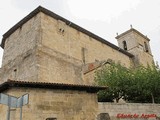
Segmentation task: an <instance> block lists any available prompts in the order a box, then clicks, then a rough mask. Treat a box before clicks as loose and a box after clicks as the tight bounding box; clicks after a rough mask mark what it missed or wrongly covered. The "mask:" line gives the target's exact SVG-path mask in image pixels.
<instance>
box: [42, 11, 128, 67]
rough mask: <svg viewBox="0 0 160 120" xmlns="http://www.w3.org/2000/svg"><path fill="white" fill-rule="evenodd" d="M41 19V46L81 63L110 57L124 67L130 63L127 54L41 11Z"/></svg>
mask: <svg viewBox="0 0 160 120" xmlns="http://www.w3.org/2000/svg"><path fill="white" fill-rule="evenodd" d="M41 20H42V41H41V42H42V45H43V46H45V47H48V48H50V49H54V50H55V51H58V52H60V53H62V54H65V55H67V56H68V57H73V58H75V59H78V60H80V61H81V62H82V63H83V62H85V63H91V62H94V61H95V60H99V61H101V60H107V59H112V60H114V61H116V62H121V63H122V65H124V66H126V67H129V66H130V65H131V60H130V58H129V57H128V56H127V55H125V54H123V53H121V52H119V51H118V50H115V49H113V48H112V47H110V46H108V45H106V44H104V43H102V42H99V41H97V40H95V39H94V38H92V37H90V36H88V35H86V34H84V33H82V32H80V31H78V30H76V29H74V28H72V27H70V25H67V24H66V23H64V22H62V21H60V20H55V19H53V18H52V17H50V16H48V15H45V14H43V13H41ZM71 24H72V23H71ZM122 58H123V59H122ZM84 59H85V60H84Z"/></svg>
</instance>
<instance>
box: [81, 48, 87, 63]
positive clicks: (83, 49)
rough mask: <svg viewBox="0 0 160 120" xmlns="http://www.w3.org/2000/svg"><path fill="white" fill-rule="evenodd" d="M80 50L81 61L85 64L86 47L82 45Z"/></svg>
mask: <svg viewBox="0 0 160 120" xmlns="http://www.w3.org/2000/svg"><path fill="white" fill-rule="evenodd" d="M81 52H82V61H83V63H84V64H86V57H87V49H86V48H84V47H82V49H81Z"/></svg>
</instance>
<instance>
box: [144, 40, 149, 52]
mask: <svg viewBox="0 0 160 120" xmlns="http://www.w3.org/2000/svg"><path fill="white" fill-rule="evenodd" d="M144 47H145V51H146V52H149V49H148V45H147V43H146V42H144Z"/></svg>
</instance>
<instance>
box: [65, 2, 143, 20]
mask: <svg viewBox="0 0 160 120" xmlns="http://www.w3.org/2000/svg"><path fill="white" fill-rule="evenodd" d="M139 3H140V0H68V7H69V9H70V12H71V13H72V15H73V16H75V17H77V18H80V19H88V20H101V21H102V20H105V21H106V20H107V21H110V19H111V18H113V17H118V16H119V15H121V14H122V13H123V12H124V11H126V10H130V9H135V8H136V6H137V5H138V4H139Z"/></svg>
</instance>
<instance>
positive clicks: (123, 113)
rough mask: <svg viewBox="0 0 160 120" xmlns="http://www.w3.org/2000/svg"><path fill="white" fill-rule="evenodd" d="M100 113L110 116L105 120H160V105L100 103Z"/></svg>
mask: <svg viewBox="0 0 160 120" xmlns="http://www.w3.org/2000/svg"><path fill="white" fill-rule="evenodd" d="M98 112H99V114H100V113H101V114H102V113H107V114H109V118H108V117H107V118H106V119H104V120H108V119H111V120H119V119H121V120H123V119H124V120H130V119H132V120H133V119H134V120H142V119H143V120H144V119H150V120H160V104H144V103H107V102H104V103H102V102H100V103H98Z"/></svg>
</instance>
